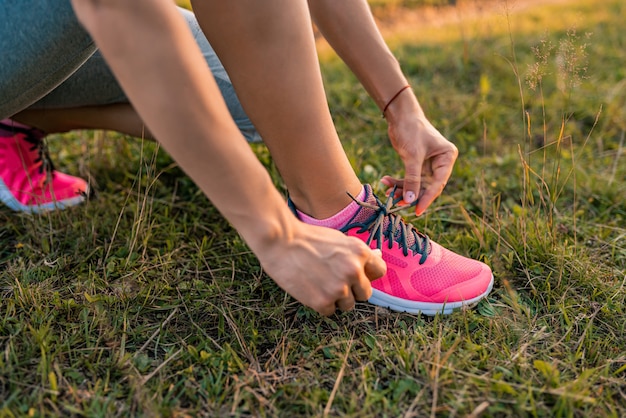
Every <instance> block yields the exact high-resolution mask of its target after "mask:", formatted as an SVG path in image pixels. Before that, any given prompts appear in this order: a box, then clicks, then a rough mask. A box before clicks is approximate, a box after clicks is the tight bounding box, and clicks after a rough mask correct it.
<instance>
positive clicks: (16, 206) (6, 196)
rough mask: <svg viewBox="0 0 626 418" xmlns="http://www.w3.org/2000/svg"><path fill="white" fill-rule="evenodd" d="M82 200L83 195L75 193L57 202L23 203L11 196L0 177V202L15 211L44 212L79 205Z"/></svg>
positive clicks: (87, 191)
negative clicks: (30, 204)
mask: <svg viewBox="0 0 626 418" xmlns="http://www.w3.org/2000/svg"><path fill="white" fill-rule="evenodd" d="M86 194H87V195H88V194H89V188H87V190H86ZM84 201H85V196H82V195H77V196H76V197H72V198H69V199H63V200H60V201H57V202H50V203H44V204H42V205H36V206H27V205H23V204H22V203H20V202H19V201H18V200H17V199H16V198H15V197H14V196H13V193H11V191H10V190H9V188H8V187H7V186H6V185H5V184H4V181H2V179H0V202H2V203H4V204H5V205H6V206H8V207H9V209H12V210H14V211H16V212H25V213H32V214H37V213H45V212H50V211H53V210H62V209H66V208H69V207H71V206H76V205H80V204H81V203H83V202H84Z"/></svg>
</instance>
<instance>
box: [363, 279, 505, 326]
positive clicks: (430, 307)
mask: <svg viewBox="0 0 626 418" xmlns="http://www.w3.org/2000/svg"><path fill="white" fill-rule="evenodd" d="M491 289H493V275H492V276H491V282H489V286H488V287H487V290H485V292H484V293H482V294H480V295H478V296H476V297H475V298H473V299H470V300H464V301H461V302H451V303H431V302H414V301H412V300H406V299H401V298H398V297H395V296H391V295H388V294H387V293H384V292H381V291H380V290H378V289H372V297H371V298H369V300H368V302H369V303H371V304H372V305H376V306H381V307H383V308H388V309H391V310H392V311H397V312H407V313H415V314H419V313H422V314H424V315H426V316H435V315H437V314H438V313H440V314H443V315H449V314H451V313H452V312H453V311H454V310H455V309H461V308H470V307H472V306H474V305H476V304H477V303H478V302H480V301H481V300H482V299H484V298H485V297H486V296H487V295H488V294H489V292H491Z"/></svg>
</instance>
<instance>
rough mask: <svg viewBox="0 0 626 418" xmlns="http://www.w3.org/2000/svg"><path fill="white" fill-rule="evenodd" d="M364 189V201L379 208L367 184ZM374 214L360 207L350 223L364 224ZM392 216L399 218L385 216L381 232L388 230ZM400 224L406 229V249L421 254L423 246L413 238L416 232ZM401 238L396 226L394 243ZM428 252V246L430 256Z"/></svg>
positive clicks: (370, 210) (407, 225) (408, 226)
mask: <svg viewBox="0 0 626 418" xmlns="http://www.w3.org/2000/svg"><path fill="white" fill-rule="evenodd" d="M364 187H365V200H364V201H365V202H366V203H369V204H370V205H374V206H379V203H378V202H377V199H376V196H375V195H374V193H373V192H372V187H371V186H370V185H369V184H366V185H365V186H364ZM375 213H376V211H375V210H374V209H370V208H367V207H363V206H362V207H361V209H360V210H359V212H358V213H357V214H356V215H355V216H354V218H353V219H352V221H351V223H355V222H356V223H363V222H366V221H367V220H369V219H371V218H372V216H374V215H375ZM393 216H400V215H399V214H396V215H391V216H385V218H384V220H383V231H388V230H389V224H390V222H391V220H390V218H392V217H393ZM400 222H401V223H405V224H406V229H407V234H406V243H407V248H409V249H411V250H413V251H414V252H418V250H419V251H420V252H421V250H422V246H423V245H424V244H423V243H422V242H419V243H416V238H415V232H416V231H414V229H413V228H410V225H409V224H407V223H406V222H405V221H404V220H402V221H400ZM401 237H402V233H401V226H400V225H398V228H396V230H395V231H394V234H393V238H394V241H396V242H398V243H399V242H400V240H401ZM423 239H424V238H423ZM416 244H417V245H416ZM430 251H431V246H430V245H428V253H429V254H430Z"/></svg>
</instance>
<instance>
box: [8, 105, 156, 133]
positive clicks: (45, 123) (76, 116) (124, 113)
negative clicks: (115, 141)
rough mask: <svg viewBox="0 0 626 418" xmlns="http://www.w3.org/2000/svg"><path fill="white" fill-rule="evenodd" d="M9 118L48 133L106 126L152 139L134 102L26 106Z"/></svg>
mask: <svg viewBox="0 0 626 418" xmlns="http://www.w3.org/2000/svg"><path fill="white" fill-rule="evenodd" d="M12 119H14V120H16V121H18V122H21V123H24V124H26V125H29V126H34V127H37V128H39V129H41V130H42V131H44V132H47V133H49V134H51V133H60V132H67V131H71V130H73V129H106V130H111V131H117V132H121V133H124V134H127V135H131V136H135V137H137V138H147V139H153V138H152V134H151V133H150V132H149V131H148V130H147V128H145V125H144V123H143V121H142V120H141V118H140V117H139V115H138V114H137V112H136V111H135V109H134V108H133V106H131V105H130V104H128V103H119V104H112V105H104V106H85V107H76V108H69V109H26V110H23V111H21V112H20V113H18V114H16V115H14V116H13V117H12Z"/></svg>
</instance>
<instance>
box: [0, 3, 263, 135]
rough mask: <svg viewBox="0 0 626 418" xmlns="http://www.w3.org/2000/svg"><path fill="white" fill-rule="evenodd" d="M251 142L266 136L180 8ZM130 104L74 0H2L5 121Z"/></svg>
mask: <svg viewBox="0 0 626 418" xmlns="http://www.w3.org/2000/svg"><path fill="white" fill-rule="evenodd" d="M180 12H181V13H182V14H183V16H184V17H185V19H186V20H187V23H188V25H189V28H190V29H191V31H192V33H193V35H194V37H195V39H196V42H197V43H198V45H199V47H200V49H201V50H202V53H203V55H204V57H205V59H206V61H207V63H208V65H209V67H210V68H211V71H212V72H213V76H214V77H215V81H216V82H217V84H218V86H219V88H220V90H221V92H222V95H223V96H224V99H225V101H226V104H227V105H228V109H229V110H230V113H231V115H232V117H233V119H234V120H235V122H236V123H237V126H239V129H240V130H241V131H242V133H243V134H244V136H245V137H246V139H247V140H248V141H259V140H260V137H259V135H258V133H257V132H256V130H255V129H254V126H253V125H252V123H251V122H250V120H249V119H248V116H247V115H246V114H245V112H244V111H243V109H242V107H241V104H240V103H239V99H238V98H237V95H236V94H235V90H234V89H233V86H232V83H231V82H230V79H229V78H228V75H227V74H226V71H225V70H224V67H223V66H222V64H221V63H220V61H219V59H218V58H217V56H216V54H215V52H214V51H213V48H211V45H209V42H208V41H207V39H206V38H205V37H204V35H203V33H202V31H201V30H200V27H199V26H198V22H197V21H196V19H195V17H194V15H193V13H191V12H189V11H186V10H183V9H180ZM114 103H128V99H127V98H126V95H125V94H124V92H123V91H122V89H121V88H120V86H119V84H118V83H117V81H116V80H115V77H114V76H113V74H112V73H111V71H110V70H109V68H108V66H107V65H106V63H105V62H104V59H103V58H102V56H101V55H100V53H99V52H98V51H97V48H96V46H95V44H94V42H93V40H92V39H91V38H90V36H89V34H88V33H87V32H86V31H85V30H84V29H83V27H82V26H81V25H80V23H79V22H78V20H77V19H76V16H75V15H74V11H73V10H72V6H71V4H70V1H69V0H30V1H28V2H21V1H15V0H0V120H2V119H4V118H5V117H9V116H12V115H14V114H15V113H18V112H19V111H21V110H24V109H27V108H32V109H44V108H47V109H52V108H56V109H59V108H74V107H82V106H97V105H107V104H114Z"/></svg>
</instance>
